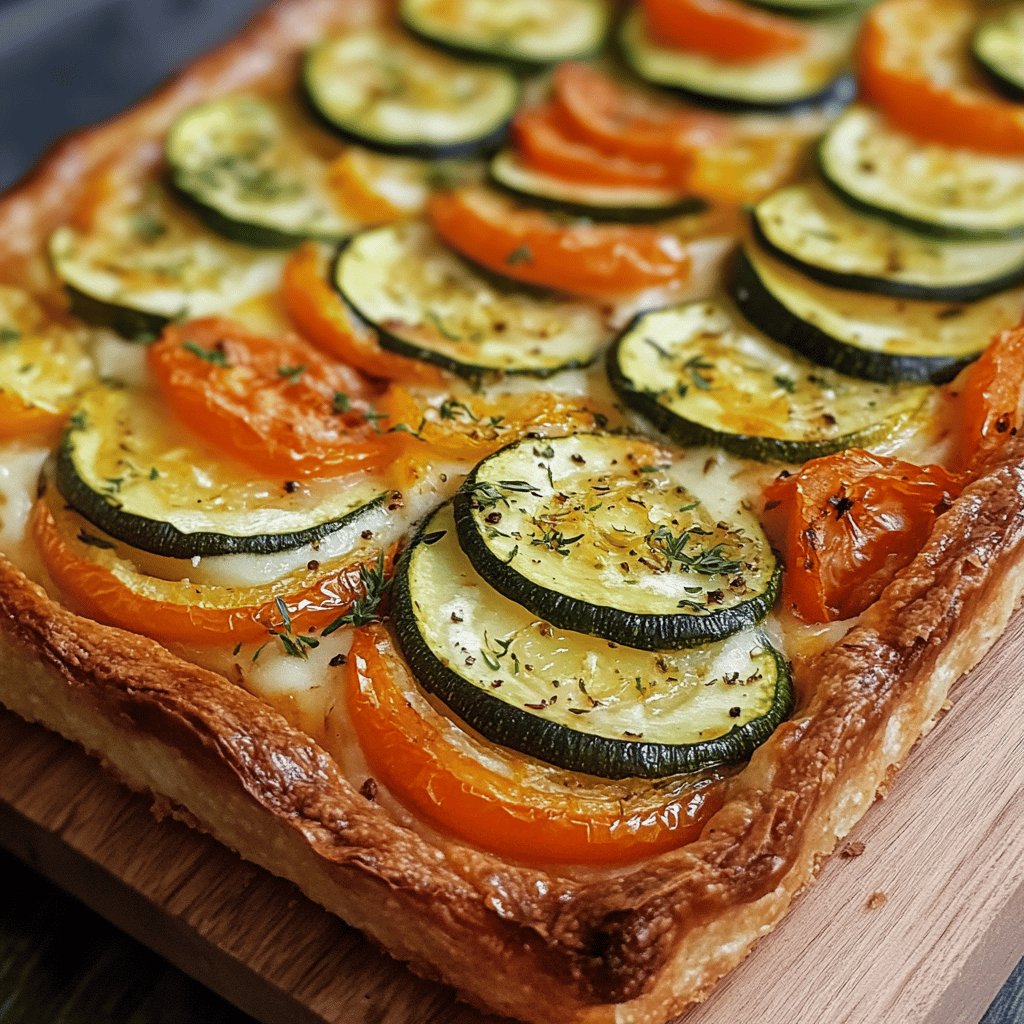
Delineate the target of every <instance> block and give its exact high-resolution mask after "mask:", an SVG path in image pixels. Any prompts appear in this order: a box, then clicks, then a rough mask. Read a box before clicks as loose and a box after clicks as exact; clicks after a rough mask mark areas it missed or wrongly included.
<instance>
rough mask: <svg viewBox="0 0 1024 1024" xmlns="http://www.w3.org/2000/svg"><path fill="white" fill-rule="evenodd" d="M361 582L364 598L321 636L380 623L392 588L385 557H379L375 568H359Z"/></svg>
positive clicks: (340, 616) (324, 630)
mask: <svg viewBox="0 0 1024 1024" xmlns="http://www.w3.org/2000/svg"><path fill="white" fill-rule="evenodd" d="M359 580H360V582H361V583H362V585H363V591H364V593H363V596H362V597H361V598H359V599H358V600H357V601H353V602H352V607H351V608H350V609H349V610H348V611H347V612H346V613H345V614H344V615H339V616H338V618H336V619H335V620H334V621H333V622H332V623H331V624H330V625H329V626H325V627H324V628H323V629H322V630H321V636H330V635H331V634H332V633H334V632H335V631H336V630H339V629H341V627H342V626H369V625H370V624H371V623H374V622H378V621H380V605H381V602H382V601H383V600H384V596H385V594H387V592H388V589H389V588H390V586H391V578H390V577H386V576H385V572H384V555H383V553H382V554H381V555H379V556H378V558H377V564H376V565H374V566H367V565H361V566H359Z"/></svg>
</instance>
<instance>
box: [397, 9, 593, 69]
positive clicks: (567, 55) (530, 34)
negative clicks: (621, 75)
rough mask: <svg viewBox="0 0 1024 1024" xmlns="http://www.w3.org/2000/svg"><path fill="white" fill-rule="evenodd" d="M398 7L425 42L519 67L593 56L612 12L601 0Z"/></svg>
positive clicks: (466, 55) (479, 58)
mask: <svg viewBox="0 0 1024 1024" xmlns="http://www.w3.org/2000/svg"><path fill="white" fill-rule="evenodd" d="M399 11H400V14H401V18H402V24H404V25H405V27H406V28H407V29H408V30H409V31H410V32H411V33H412V34H413V35H415V36H418V37H419V38H420V39H422V40H423V41H424V42H427V43H430V44H432V45H434V46H439V47H441V48H442V49H444V50H448V51H449V52H451V53H453V54H455V55H456V56H460V57H468V58H470V59H471V60H481V59H482V60H493V61H497V62H504V63H509V64H513V65H516V66H518V67H522V68H523V69H524V70H526V69H530V68H538V67H540V68H543V67H546V66H548V65H550V64H557V63H558V62H559V61H563V60H578V59H580V58H583V57H590V56H593V55H594V54H596V53H597V52H598V51H599V50H600V49H601V46H602V44H603V43H604V38H605V36H606V35H607V34H608V23H609V20H610V16H611V12H610V10H609V7H608V4H607V3H606V2H605V0H501V2H500V3H493V2H492V3H486V2H485V3H479V2H478V0H402V2H401V5H400V7H399Z"/></svg>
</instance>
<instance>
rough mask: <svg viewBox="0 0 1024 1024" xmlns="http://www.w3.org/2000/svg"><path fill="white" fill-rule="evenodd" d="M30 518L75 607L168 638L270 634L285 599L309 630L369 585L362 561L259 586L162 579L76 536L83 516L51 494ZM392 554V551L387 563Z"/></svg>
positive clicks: (197, 640) (296, 627) (301, 629)
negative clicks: (54, 504)
mask: <svg viewBox="0 0 1024 1024" xmlns="http://www.w3.org/2000/svg"><path fill="white" fill-rule="evenodd" d="M58 518H59V519H60V522H58ZM30 521H31V531H32V537H33V540H34V541H35V544H36V548H37V550H38V551H39V554H40V557H41V558H42V560H43V564H44V565H45V567H46V570H47V572H49V574H50V576H51V577H52V578H53V581H54V583H56V584H57V586H58V587H59V588H60V590H61V591H62V593H63V594H64V595H65V596H66V597H67V598H68V599H69V600H70V602H71V603H72V604H73V605H74V606H75V607H77V608H78V609H80V610H81V611H82V612H83V613H84V614H86V615H88V616H89V617H90V618H93V619H96V621H98V622H105V623H107V624H108V625H111V626H119V627H120V628H121V629H128V630H131V631H132V632H135V633H142V634H144V635H145V636H149V637H152V638H153V639H154V640H157V641H159V642H161V643H190V644H212V643H219V644H223V643H225V641H228V642H231V643H239V642H249V641H259V640H266V639H268V631H269V630H271V629H275V630H280V629H281V627H282V626H283V625H284V623H283V616H282V615H281V609H280V606H279V604H278V600H280V601H282V602H283V604H284V607H285V610H286V611H287V612H288V621H289V622H290V624H291V630H292V631H293V632H294V633H296V634H299V633H308V632H309V631H311V630H314V629H322V628H323V627H324V626H327V625H329V624H330V623H331V622H333V621H334V620H335V619H336V618H337V617H338V616H339V615H343V614H344V613H345V612H346V611H348V610H349V609H350V608H351V606H352V603H353V602H354V601H356V600H358V599H359V598H360V597H362V596H363V594H364V592H365V587H364V585H363V582H362V577H361V574H360V571H359V570H360V567H361V563H360V562H358V561H354V562H353V564H349V565H344V566H342V567H340V568H335V569H330V570H326V571H325V570H323V569H320V568H319V567H316V568H315V569H309V570H307V571H306V572H304V573H300V574H295V575H293V576H289V577H286V578H285V579H283V580H281V581H280V582H278V583H276V584H273V585H266V586H260V587H245V588H238V587H215V586H209V585H199V584H196V583H191V582H189V581H187V580H186V581H181V580H164V579H159V578H157V577H155V576H147V575H145V574H144V573H142V572H140V571H139V570H138V569H137V568H136V567H135V566H134V565H133V564H132V563H131V562H130V561H128V560H127V559H125V558H122V557H120V556H119V555H118V554H117V552H116V551H115V550H114V548H113V547H112V546H110V547H108V546H107V544H108V542H107V541H105V540H103V539H101V538H98V537H94V536H92V535H91V534H90V533H89V532H88V530H86V529H80V530H79V533H78V536H77V538H75V539H70V538H71V536H72V534H73V532H74V526H73V524H74V523H76V522H79V520H77V518H73V516H72V514H71V513H68V512H65V511H61V512H58V513H57V514H56V515H55V514H54V512H53V510H52V509H51V508H50V506H49V505H48V504H47V503H46V501H45V500H40V501H37V502H36V504H35V506H34V507H33V509H32V514H31V520H30ZM83 538H84V539H83ZM392 557H393V556H392V555H388V557H387V559H386V563H387V565H386V568H387V567H389V566H390V563H391V561H392ZM370 564H372V565H374V566H375V565H376V562H373V563H368V567H369V565H370Z"/></svg>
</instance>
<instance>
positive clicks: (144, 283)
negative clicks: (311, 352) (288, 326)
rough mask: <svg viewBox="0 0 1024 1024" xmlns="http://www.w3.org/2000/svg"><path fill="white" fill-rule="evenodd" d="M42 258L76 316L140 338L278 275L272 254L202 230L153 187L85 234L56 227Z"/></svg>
mask: <svg viewBox="0 0 1024 1024" xmlns="http://www.w3.org/2000/svg"><path fill="white" fill-rule="evenodd" d="M50 258H51V260H52V262H53V267H54V270H55V271H56V274H57V276H58V277H59V278H60V279H61V281H63V283H64V286H65V288H66V289H67V292H68V296H69V298H70V301H71V311H72V312H73V313H74V314H75V315H76V316H79V317H81V318H82V319H83V320H86V321H87V322H89V323H93V324H99V325H100V326H103V327H113V328H114V330H116V331H118V332H119V333H121V334H123V335H124V336H125V337H128V338H137V339H139V340H145V341H152V340H153V338H154V337H155V336H156V335H157V334H159V333H160V331H161V330H162V329H163V326H164V325H165V324H166V323H167V322H168V321H170V320H175V319H179V318H183V317H200V316H211V315H213V314H218V313H224V314H226V313H230V312H231V310H232V309H233V308H234V307H235V306H237V305H240V304H241V303H243V302H245V301H246V300H247V299H251V298H253V297H255V296H257V295H261V294H263V293H265V292H268V291H270V290H271V289H273V288H275V287H276V285H277V281H278V278H279V276H280V272H281V258H280V257H279V256H278V255H276V254H266V253H253V251H252V250H251V249H248V248H246V247H245V246H241V245H235V244H233V243H231V242H227V241H224V240H222V239H219V238H217V237H216V236H213V235H210V234H209V233H208V232H207V231H206V230H205V229H204V228H203V227H202V226H201V225H200V224H199V223H198V221H196V220H195V218H194V217H192V216H190V215H188V214H186V213H184V212H182V211H181V210H180V209H178V208H176V207H175V205H174V204H172V203H170V202H169V201H168V200H167V198H166V197H165V196H164V195H163V193H162V192H159V191H152V192H150V193H148V194H147V195H146V197H145V198H144V199H143V201H142V202H141V203H139V204H138V205H135V206H132V207H128V208H120V209H115V210H110V211H105V212H104V215H103V217H102V218H100V220H99V222H98V224H97V226H96V227H95V228H94V229H92V230H90V231H88V232H86V233H83V232H81V231H80V230H78V229H77V228H72V227H63V228H59V229H58V230H57V231H56V232H54V234H53V235H52V236H51V238H50Z"/></svg>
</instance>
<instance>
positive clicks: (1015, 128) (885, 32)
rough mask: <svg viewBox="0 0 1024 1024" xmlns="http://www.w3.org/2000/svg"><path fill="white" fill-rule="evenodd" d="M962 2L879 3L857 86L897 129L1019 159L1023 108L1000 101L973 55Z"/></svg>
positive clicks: (973, 11) (974, 13)
mask: <svg viewBox="0 0 1024 1024" xmlns="http://www.w3.org/2000/svg"><path fill="white" fill-rule="evenodd" d="M977 17H978V8H977V5H975V4H973V3H970V2H967V0H884V2H883V3H880V4H878V5H877V6H876V7H875V8H873V10H872V11H871V13H870V14H869V15H868V17H867V20H866V21H865V23H864V29H863V32H862V35H861V44H860V85H861V91H862V93H863V95H864V97H865V99H867V100H868V101H870V102H872V103H874V104H876V105H877V106H878V107H879V108H881V110H882V111H883V113H884V114H885V115H886V117H887V118H888V119H889V120H890V121H891V122H892V123H893V124H894V125H895V126H896V127H897V128H900V129H902V130H903V131H905V132H909V133H910V134H911V135H916V136H918V137H919V138H921V139H924V140H927V141H929V142H937V143H940V144H942V145H946V146H954V147H964V148H967V149H975V150H979V151H982V152H986V153H995V154H1003V155H1006V156H1021V155H1024V105H1021V104H1019V103H1012V102H1010V101H1009V100H1006V99H1003V98H1002V97H1001V96H999V94H998V93H996V92H995V91H994V90H993V89H992V88H991V87H990V86H989V85H988V83H987V82H986V81H985V80H984V78H983V77H982V75H981V72H980V71H978V70H977V69H976V68H975V67H974V66H973V63H972V61H971V57H970V37H971V32H972V31H973V29H974V25H975V23H976V20H977Z"/></svg>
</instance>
